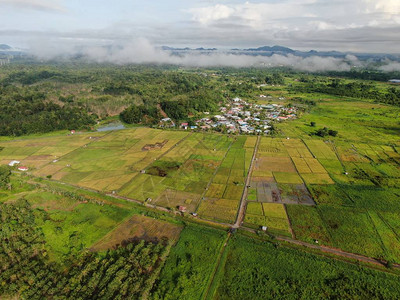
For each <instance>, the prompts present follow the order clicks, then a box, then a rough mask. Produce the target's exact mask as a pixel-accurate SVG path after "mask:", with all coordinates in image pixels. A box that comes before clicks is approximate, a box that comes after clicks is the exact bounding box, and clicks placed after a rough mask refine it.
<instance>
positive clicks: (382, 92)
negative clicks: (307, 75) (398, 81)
mask: <svg viewBox="0 0 400 300" xmlns="http://www.w3.org/2000/svg"><path fill="white" fill-rule="evenodd" d="M293 90H294V91H297V92H303V93H322V94H329V95H337V96H346V97H353V98H361V99H371V100H375V101H377V102H381V103H387V104H392V105H396V106H400V89H398V88H395V87H387V88H381V87H378V86H377V85H375V84H370V83H365V82H359V81H351V82H345V81H343V80H340V79H337V78H335V79H332V80H330V81H329V80H324V79H320V80H319V81H316V82H315V81H313V82H307V83H303V84H298V85H296V86H295V87H294V88H293Z"/></svg>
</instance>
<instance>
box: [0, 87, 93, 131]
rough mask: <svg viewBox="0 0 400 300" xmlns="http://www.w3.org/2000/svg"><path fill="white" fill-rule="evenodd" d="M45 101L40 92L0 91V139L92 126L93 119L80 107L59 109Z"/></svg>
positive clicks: (57, 106) (43, 95) (23, 90)
mask: <svg viewBox="0 0 400 300" xmlns="http://www.w3.org/2000/svg"><path fill="white" fill-rule="evenodd" d="M45 100H46V96H45V94H44V93H42V92H38V91H26V90H25V89H19V88H16V87H12V86H8V87H4V88H1V87H0V135H12V136H19V135H25V134H31V133H44V132H50V131H54V130H61V129H69V130H71V129H82V128H89V127H90V126H91V125H94V124H95V119H96V116H95V115H90V114H88V112H87V111H86V110H85V109H84V108H83V107H70V106H67V105H66V106H60V105H58V104H56V103H51V102H46V101H45Z"/></svg>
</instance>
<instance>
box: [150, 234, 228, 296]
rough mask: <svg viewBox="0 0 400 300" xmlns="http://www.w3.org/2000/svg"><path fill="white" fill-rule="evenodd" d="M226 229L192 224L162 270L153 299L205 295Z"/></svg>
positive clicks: (182, 235) (181, 237)
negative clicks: (221, 229) (214, 228)
mask: <svg viewBox="0 0 400 300" xmlns="http://www.w3.org/2000/svg"><path fill="white" fill-rule="evenodd" d="M224 235H225V233H224V232H223V231H219V230H213V229H207V228H201V227H197V226H196V227H194V226H188V227H186V228H185V229H184V230H183V231H182V233H181V236H180V239H179V241H178V243H177V245H176V246H175V247H173V248H172V249H171V252H170V255H169V257H168V259H167V261H166V263H165V265H164V268H163V270H162V271H161V274H160V277H159V279H158V280H157V283H156V285H155V288H154V290H153V293H152V298H153V299H202V296H203V293H204V292H205V289H206V287H207V284H208V282H209V279H210V276H211V272H212V271H213V270H214V268H215V263H216V256H217V255H218V253H219V250H220V248H221V246H222V241H223V237H224Z"/></svg>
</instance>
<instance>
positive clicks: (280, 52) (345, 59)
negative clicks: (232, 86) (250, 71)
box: [0, 39, 400, 72]
mask: <svg viewBox="0 0 400 300" xmlns="http://www.w3.org/2000/svg"><path fill="white" fill-rule="evenodd" d="M0 53H1V54H2V56H3V57H4V55H6V56H7V55H13V56H15V57H21V56H22V57H31V58H34V59H36V58H37V59H40V60H44V61H46V60H60V59H62V60H77V59H78V60H81V61H89V62H91V61H92V62H98V63H101V62H110V63H116V64H130V63H134V64H141V63H145V64H148V63H150V64H172V65H182V66H190V67H209V66H228V67H249V66H251V67H282V66H283V67H290V68H293V69H297V70H302V71H311V72H313V71H349V70H351V69H352V68H373V69H379V70H382V71H389V72H390V71H399V70H400V54H385V53H381V54H380V53H355V52H339V51H335V50H332V51H317V50H309V51H300V50H295V49H291V48H288V47H285V46H280V45H274V46H261V47H258V48H242V49H240V48H231V49H218V48H206V47H196V48H190V47H169V46H161V47H159V46H155V45H153V44H151V43H150V42H149V41H148V40H144V39H139V40H136V41H133V42H131V43H121V44H104V45H88V44H59V43H53V44H47V45H37V46H36V47H32V48H30V49H26V50H24V49H18V48H13V47H12V46H10V45H7V44H1V46H0Z"/></svg>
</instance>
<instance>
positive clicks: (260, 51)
mask: <svg viewBox="0 0 400 300" xmlns="http://www.w3.org/2000/svg"><path fill="white" fill-rule="evenodd" d="M104 47H105V48H106V49H108V50H109V51H110V52H112V51H113V48H116V49H123V46H115V45H108V46H104ZM158 49H160V50H162V51H167V52H170V53H172V54H173V55H174V54H175V55H183V54H184V53H185V52H188V53H189V52H191V53H203V54H210V53H214V52H222V53H228V54H237V55H251V56H258V55H259V56H272V55H275V54H277V55H283V56H287V55H294V56H299V57H312V56H319V57H335V58H346V56H347V55H349V54H351V55H354V56H356V57H357V58H358V59H359V60H364V61H365V60H372V61H381V60H384V59H389V60H392V61H398V62H400V54H385V53H355V52H339V51H316V50H310V51H300V50H294V49H291V48H288V47H284V46H279V45H275V46H262V47H258V48H247V49H246V48H243V49H240V48H233V49H229V50H222V49H217V48H204V47H199V48H189V47H185V48H174V47H169V46H162V47H159V48H158ZM0 54H1V56H2V57H5V56H10V55H12V56H25V55H26V54H29V50H23V49H19V48H15V47H12V46H9V45H6V44H0ZM75 56H76V55H75ZM75 56H74V57H75ZM78 56H79V55H78Z"/></svg>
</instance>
